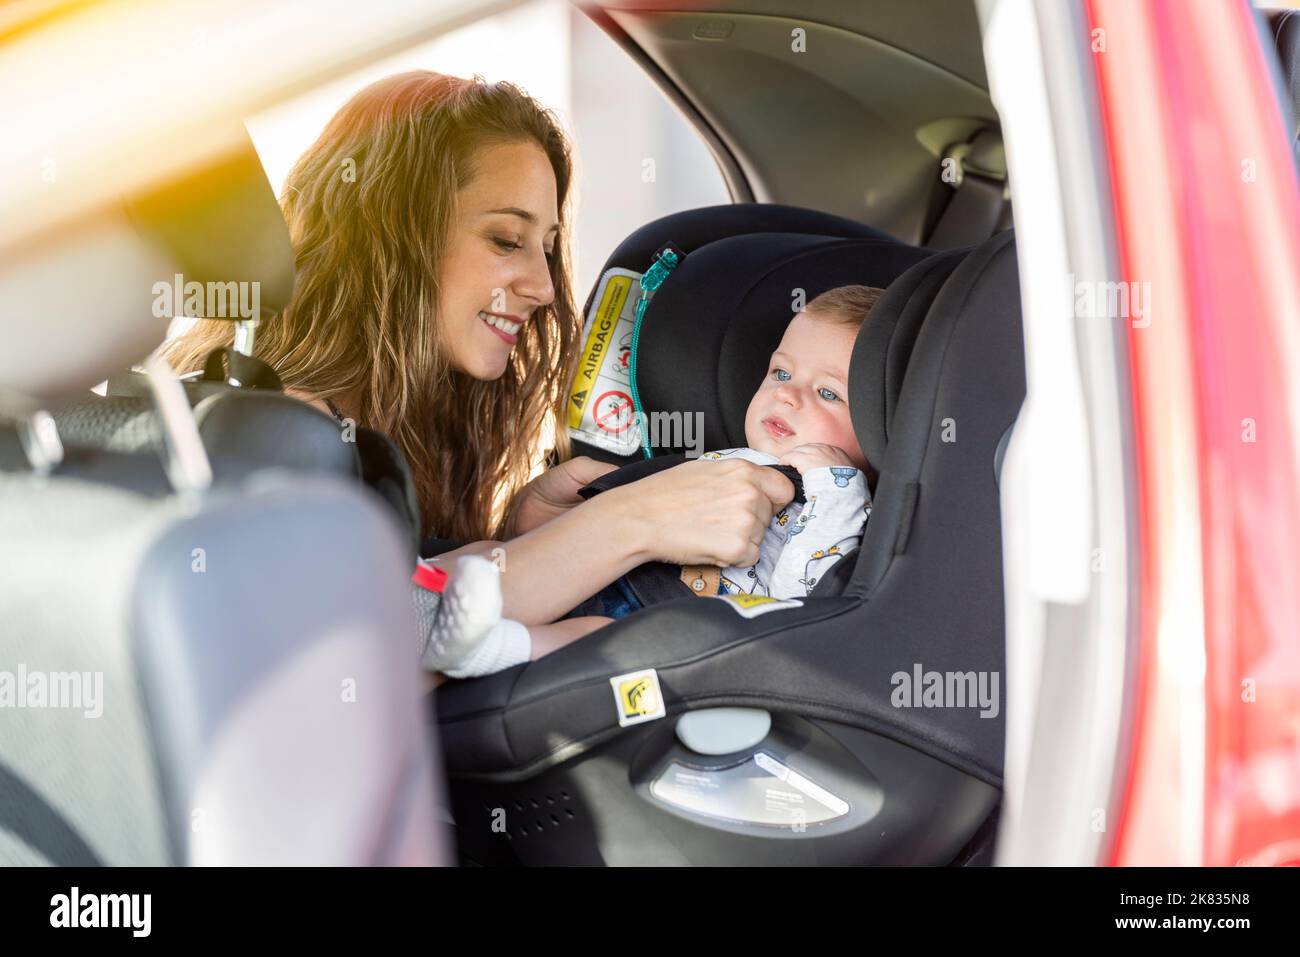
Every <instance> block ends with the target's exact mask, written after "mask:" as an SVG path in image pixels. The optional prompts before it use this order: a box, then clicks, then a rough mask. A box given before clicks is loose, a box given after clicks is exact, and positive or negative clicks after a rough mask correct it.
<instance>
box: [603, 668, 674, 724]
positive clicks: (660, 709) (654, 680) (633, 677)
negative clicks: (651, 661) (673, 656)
mask: <svg viewBox="0 0 1300 957" xmlns="http://www.w3.org/2000/svg"><path fill="white" fill-rule="evenodd" d="M609 684H610V687H612V688H613V689H614V703H615V704H616V706H617V707H618V724H619V727H621V728H626V727H627V726H628V725H629V724H641V723H642V722H643V721H653V720H654V719H655V718H662V717H663V716H664V715H665V714H666V713H667V712H666V711H665V709H664V696H663V695H662V694H661V693H660V691H659V675H658V674H657V673H656V672H655V670H654V669H653V668H647V669H645V670H644V671H631V672H628V673H627V674H625V675H615V676H614V677H613V678H610V679H609Z"/></svg>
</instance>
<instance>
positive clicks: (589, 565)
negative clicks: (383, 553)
mask: <svg viewBox="0 0 1300 957" xmlns="http://www.w3.org/2000/svg"><path fill="white" fill-rule="evenodd" d="M629 501H630V500H629V499H627V498H626V497H625V495H623V494H621V490H619V489H611V490H610V491H608V492H605V493H604V494H602V495H599V496H597V497H595V498H593V499H591V500H589V501H586V502H583V503H582V504H581V505H577V506H575V507H574V508H572V509H570V510H569V511H567V512H565V513H564V514H563V515H559V516H557V517H556V518H553V519H551V520H550V521H548V522H547V523H546V524H544V525H541V526H539V527H537V528H535V529H533V530H532V531H531V532H528V533H527V534H525V535H520V536H519V537H518V538H513V539H511V540H510V541H508V542H473V543H471V544H469V545H465V546H463V547H461V548H458V549H456V550H455V551H452V552H446V553H444V554H442V555H439V556H438V559H437V560H438V561H439V562H440V563H446V564H449V565H450V564H452V563H454V561H455V559H456V558H457V557H458V556H460V555H482V556H483V557H484V558H487V559H489V560H491V561H492V562H493V563H494V564H495V565H496V566H497V568H498V569H500V570H501V599H502V616H503V617H505V618H511V619H514V620H515V621H518V622H522V623H523V624H525V625H540V624H546V623H548V622H552V621H555V620H556V619H557V618H559V617H560V616H561V615H563V614H564V613H565V612H568V611H570V610H571V609H572V608H574V607H575V606H577V605H578V604H580V603H581V602H583V601H584V600H586V599H587V598H590V597H591V596H592V595H594V594H595V593H596V592H598V591H600V589H601V588H603V587H605V586H606V585H608V584H609V583H610V582H612V581H614V579H616V578H618V577H619V576H620V575H622V574H624V573H625V572H627V571H630V570H631V569H633V568H635V567H636V566H637V565H640V564H642V563H644V562H647V561H649V560H650V559H651V557H652V556H651V554H650V551H649V547H648V542H647V538H648V536H647V532H646V529H647V526H648V523H647V522H646V521H645V520H644V518H642V517H641V516H640V515H639V514H638V512H637V511H635V510H633V509H632V508H631V507H630V506H629V504H628V503H629Z"/></svg>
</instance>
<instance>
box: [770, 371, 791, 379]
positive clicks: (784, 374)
mask: <svg viewBox="0 0 1300 957" xmlns="http://www.w3.org/2000/svg"><path fill="white" fill-rule="evenodd" d="M772 375H774V376H776V381H777V382H789V381H790V373H788V372H786V371H785V370H784V369H773V370H772Z"/></svg>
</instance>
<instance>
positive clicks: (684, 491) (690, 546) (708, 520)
mask: <svg viewBox="0 0 1300 957" xmlns="http://www.w3.org/2000/svg"><path fill="white" fill-rule="evenodd" d="M602 499H605V500H607V501H605V502H603V503H602V505H603V506H604V507H606V508H610V507H616V508H617V509H618V511H619V512H620V513H622V514H623V515H625V516H630V517H633V518H635V519H637V520H639V528H638V537H639V541H640V542H641V543H642V548H643V552H644V556H643V557H644V558H645V560H646V561H651V560H657V561H664V562H670V563H672V564H674V565H719V566H723V567H726V566H728V565H752V564H754V562H756V561H758V550H759V546H760V545H761V544H762V542H763V533H764V532H765V531H766V530H767V526H768V524H769V523H770V522H771V521H772V516H773V515H774V514H776V511H777V510H778V509H780V508H781V507H782V506H784V505H787V504H789V503H790V501H791V500H793V499H794V486H793V485H792V484H791V483H790V480H789V479H788V478H786V477H785V476H784V475H782V474H781V473H780V472H777V471H776V470H775V469H770V468H764V467H763V466H759V465H755V464H754V463H753V462H746V461H743V460H741V459H728V460H723V461H702V460H700V459H696V460H694V461H692V462H685V463H683V464H682V465H678V466H675V467H673V468H670V469H665V470H664V471H662V472H657V473H655V474H654V475H650V476H647V477H646V478H643V479H641V480H640V481H637V482H632V483H631V484H629V485H623V486H620V487H618V488H613V489H610V490H609V491H608V492H605V493H603V494H602V495H598V496H597V497H596V498H595V499H593V500H592V502H593V504H594V503H595V502H598V501H600V500H602Z"/></svg>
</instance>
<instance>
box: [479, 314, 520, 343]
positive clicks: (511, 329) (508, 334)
mask: <svg viewBox="0 0 1300 957" xmlns="http://www.w3.org/2000/svg"><path fill="white" fill-rule="evenodd" d="M478 317H479V318H480V319H482V320H483V322H484V323H485V324H486V325H487V327H488V328H489V329H491V330H492V331H493V332H495V333H496V334H497V335H498V336H500V337H501V339H502V341H504V342H507V343H509V344H510V345H512V346H513V345H514V344H515V343H516V342H518V341H519V330H520V329H522V328H523V325H524V320H523V319H521V318H520V317H519V316H512V315H505V314H502V313H499V312H480V313H479V314H478Z"/></svg>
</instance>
